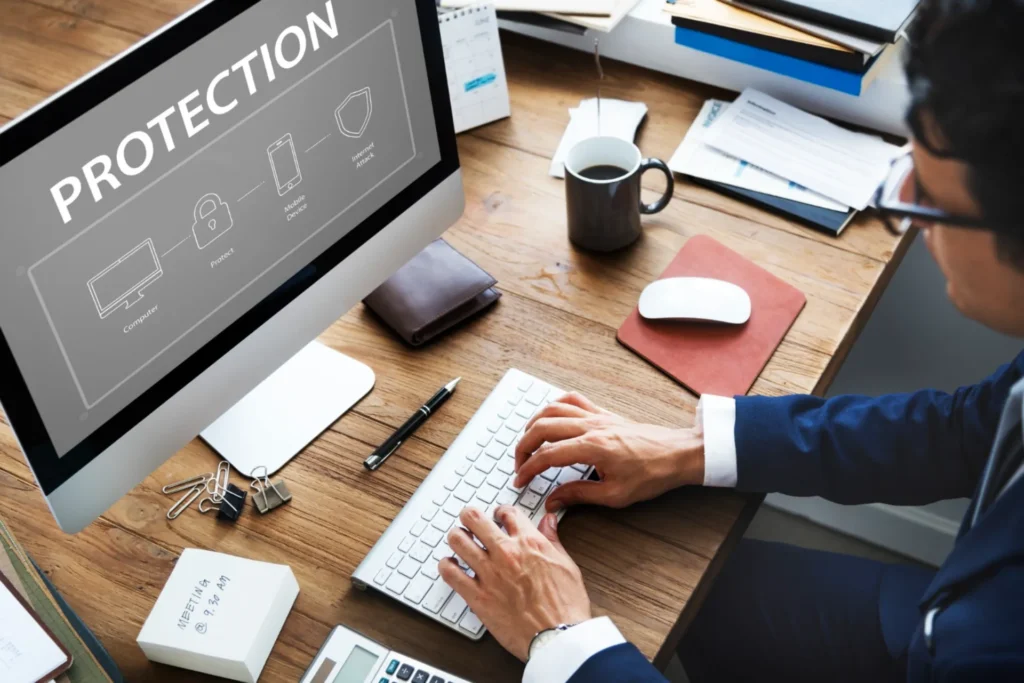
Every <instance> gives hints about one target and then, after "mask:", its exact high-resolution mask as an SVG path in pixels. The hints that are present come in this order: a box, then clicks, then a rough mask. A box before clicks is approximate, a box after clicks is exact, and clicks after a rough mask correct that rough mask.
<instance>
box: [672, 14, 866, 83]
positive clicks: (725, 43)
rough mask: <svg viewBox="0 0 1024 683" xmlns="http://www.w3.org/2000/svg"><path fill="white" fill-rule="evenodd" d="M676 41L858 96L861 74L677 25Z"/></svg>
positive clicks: (696, 48) (695, 48)
mask: <svg viewBox="0 0 1024 683" xmlns="http://www.w3.org/2000/svg"><path fill="white" fill-rule="evenodd" d="M676 44H678V45H682V46H684V47H688V48H691V49H693V50H698V51H700V52H706V53H708V54H712V55H715V56H718V57H723V58H725V59H731V60H732V61H734V62H740V63H742V64H747V65H749V66H753V67H756V68H758V69H764V70H765V71H771V72H773V73H777V74H780V75H782V76H788V77H790V78H795V79H797V80H800V81H804V82H805V83H811V84H812V85H818V86H821V87H823V88H829V89H831V90H837V91H839V92H842V93H846V94H847V95H853V96H855V97H859V96H860V94H861V88H862V84H863V79H864V77H863V76H861V75H859V74H855V73H852V72H849V71H843V70H842V69H834V68H832V67H829V66H824V65H822V64H815V63H814V62H808V61H806V60H803V59H796V58H795V57H790V56H789V55H783V54H779V53H778V52H772V51H771V50H764V49H761V48H758V47H753V46H752V45H746V44H744V43H740V42H736V41H733V40H727V39H725V38H720V37H718V36H713V35H709V34H706V33H701V32H699V31H693V30H690V29H688V28H683V27H682V26H676Z"/></svg>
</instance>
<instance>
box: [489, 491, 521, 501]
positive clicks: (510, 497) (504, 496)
mask: <svg viewBox="0 0 1024 683" xmlns="http://www.w3.org/2000/svg"><path fill="white" fill-rule="evenodd" d="M517 500H519V494H518V493H516V492H515V491H509V490H508V489H505V490H503V491H502V492H501V493H499V494H498V498H497V499H496V501H495V502H496V503H498V505H512V503H514V502H516V501H517Z"/></svg>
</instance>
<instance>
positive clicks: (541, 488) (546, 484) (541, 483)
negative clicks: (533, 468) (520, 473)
mask: <svg viewBox="0 0 1024 683" xmlns="http://www.w3.org/2000/svg"><path fill="white" fill-rule="evenodd" d="M549 488H551V482H550V481H548V480H547V479H541V478H540V477H537V478H536V479H534V480H533V481H531V482H530V490H531V491H533V492H534V493H536V494H537V495H538V496H543V495H544V494H545V493H547V492H548V489H549Z"/></svg>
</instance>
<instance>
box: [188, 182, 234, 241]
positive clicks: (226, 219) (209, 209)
mask: <svg viewBox="0 0 1024 683" xmlns="http://www.w3.org/2000/svg"><path fill="white" fill-rule="evenodd" d="M193 218H195V223H193V224H192V234H193V235H194V236H195V238H196V246H197V247H199V248H200V249H206V247H208V246H210V244H211V243H213V241H214V240H215V239H217V238H218V237H220V236H221V235H223V234H224V233H226V232H227V231H228V230H230V229H231V228H233V227H234V226H235V221H234V219H232V218H231V209H230V208H228V205H227V204H226V203H225V202H224V201H223V200H222V199H221V198H220V195H217V194H213V193H210V194H208V195H204V196H203V198H202V199H200V200H199V203H198V204H196V209H195V211H194V212H193Z"/></svg>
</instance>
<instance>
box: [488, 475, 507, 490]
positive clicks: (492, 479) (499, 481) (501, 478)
mask: <svg viewBox="0 0 1024 683" xmlns="http://www.w3.org/2000/svg"><path fill="white" fill-rule="evenodd" d="M487 483H488V484H490V485H491V486H493V487H494V488H496V489H503V488H505V484H507V483H508V475H507V474H502V473H501V472H491V476H489V477H487Z"/></svg>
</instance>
